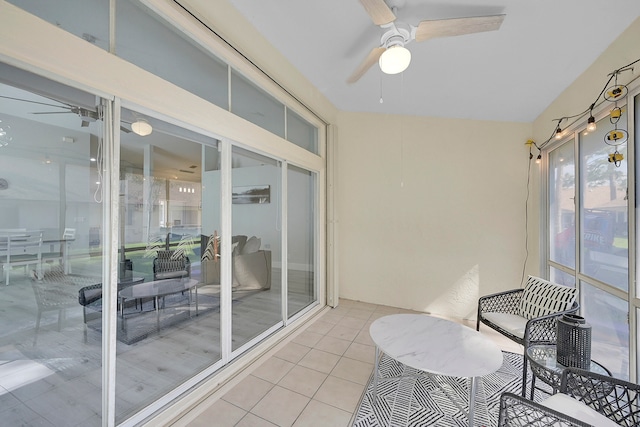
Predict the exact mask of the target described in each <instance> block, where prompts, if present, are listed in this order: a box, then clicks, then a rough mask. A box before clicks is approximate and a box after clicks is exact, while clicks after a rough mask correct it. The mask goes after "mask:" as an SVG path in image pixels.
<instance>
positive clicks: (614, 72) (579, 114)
mask: <svg viewBox="0 0 640 427" xmlns="http://www.w3.org/2000/svg"><path fill="white" fill-rule="evenodd" d="M638 62H640V58H638V59H636V60H635V61H633V62H630V63H628V64H627V65H625V66H623V67H620V68H618V69H616V70H613V71H612V72H611V73H610V75H609V80H607V82H606V83H605V84H604V87H603V88H602V90H601V91H600V93H599V94H598V96H597V97H596V99H595V101H593V102H592V103H591V105H590V106H589V108H587V109H586V110H584V111H583V112H581V113H578V114H574V115H573V116H564V117H560V118H558V119H553V121H557V122H558V125H557V126H556V127H555V128H554V129H553V132H552V133H551V136H550V137H549V138H548V139H547V140H546V141H544V142H543V143H542V144H540V146H539V147H538V146H537V145H536V147H538V150H541V149H543V148H544V147H545V146H546V145H547V144H548V143H549V142H550V141H551V140H552V139H553V138H554V136H555V135H556V132H557V131H558V129H560V123H562V121H563V120H565V119H573V118H576V117H581V116H583V115H585V114H586V113H587V112H591V111H593V108H594V107H595V106H596V104H597V103H598V100H599V99H600V97H601V96H602V95H603V94H604V92H605V91H606V90H607V88H608V87H609V83H611V80H613V79H614V78H616V76H617V75H618V74H620V73H621V72H623V71H627V70H629V69H630V67H631V66H632V65H634V64H637V63H638Z"/></svg>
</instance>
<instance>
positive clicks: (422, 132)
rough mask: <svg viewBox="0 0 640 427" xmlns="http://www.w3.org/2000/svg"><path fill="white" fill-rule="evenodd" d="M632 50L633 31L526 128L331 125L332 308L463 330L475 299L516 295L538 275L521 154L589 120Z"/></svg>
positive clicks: (354, 120)
mask: <svg viewBox="0 0 640 427" xmlns="http://www.w3.org/2000/svg"><path fill="white" fill-rule="evenodd" d="M638 40H640V19H638V20H636V21H635V22H634V23H633V24H632V25H631V26H630V27H629V28H628V29H627V30H626V31H625V32H624V33H623V34H622V35H621V36H620V37H619V38H618V39H617V40H616V41H615V42H614V43H612V44H611V46H610V47H609V48H608V49H607V50H606V51H605V52H603V54H602V55H601V56H600V57H599V58H598V60H597V61H595V62H594V64H593V65H592V66H591V67H590V68H589V69H588V70H586V71H585V72H584V73H583V74H582V75H581V76H580V77H579V78H578V79H576V81H575V82H574V83H573V84H572V85H571V86H570V87H569V88H568V89H567V90H566V91H564V92H563V93H562V94H560V95H559V96H558V98H557V99H556V100H555V101H554V102H553V103H552V104H551V105H550V106H549V108H547V109H546V110H545V111H544V112H543V113H542V114H541V115H540V116H539V117H538V118H537V119H536V120H535V122H534V123H532V124H518V123H497V122H477V121H469V120H445V119H437V118H419V117H406V116H404V117H399V116H388V115H375V114H354V113H340V114H339V118H338V126H339V132H338V147H337V152H338V163H337V164H338V177H337V179H338V181H337V182H338V200H337V203H338V206H339V208H338V221H339V236H340V241H339V247H340V258H339V271H340V296H341V297H343V298H350V299H356V300H361V301H367V302H373V303H378V304H386V305H393V306H399V307H404V308H411V309H415V310H421V311H426V312H432V313H437V314H444V315H450V316H455V317H462V318H473V317H475V310H476V305H477V298H478V296H479V295H484V294H488V293H491V292H496V291H500V290H506V289H510V288H514V287H518V286H519V285H520V280H521V277H522V272H523V267H524V271H525V274H544V273H542V272H540V249H539V248H540V233H541V231H540V211H541V195H540V176H541V173H542V171H543V169H542V168H541V167H540V166H538V165H536V164H535V163H533V162H532V164H531V166H532V169H531V173H530V176H531V186H530V188H531V191H532V192H531V194H530V196H529V209H528V218H529V220H528V227H527V228H526V229H527V230H528V237H526V236H525V198H526V192H527V164H528V151H527V149H526V147H525V146H524V142H525V141H526V140H527V139H528V138H531V137H532V136H533V137H534V139H535V140H536V141H537V142H542V141H544V140H545V139H546V138H548V137H549V135H550V133H551V132H552V131H553V128H554V124H553V122H552V120H553V119H554V118H557V117H562V116H565V115H567V116H568V115H573V114H575V113H576V112H579V111H582V110H584V109H586V108H588V107H589V105H590V104H591V102H593V100H594V98H595V97H596V96H597V94H598V93H599V92H600V90H601V89H602V86H603V85H604V83H605V82H606V80H607V78H608V73H610V72H611V71H612V70H613V69H615V68H617V67H621V66H623V65H626V64H628V63H630V62H632V61H634V60H636V59H638V58H639V57H640V43H638ZM551 65H552V64H550V66H551ZM637 70H640V66H638V65H636V71H635V74H632V73H626V75H625V77H624V79H621V80H620V82H621V83H622V82H627V81H629V80H630V79H632V78H636V77H637V76H638V75H639V74H638V71H637ZM623 80H624V81H623ZM514 101H516V102H517V100H510V101H509V105H510V107H509V108H512V107H514V104H513V102H514ZM521 102H526V100H522V101H521ZM583 121H585V122H586V117H584V119H583ZM565 123H566V122H565ZM535 154H537V153H535ZM402 183H403V184H404V185H402ZM526 238H528V245H527V246H528V262H527V264H526V266H524V260H525V257H526V253H525V239H526Z"/></svg>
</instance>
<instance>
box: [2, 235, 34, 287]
mask: <svg viewBox="0 0 640 427" xmlns="http://www.w3.org/2000/svg"><path fill="white" fill-rule="evenodd" d="M0 264H2V269H3V271H4V275H5V279H4V283H5V285H7V286H8V285H9V279H10V277H11V274H10V273H11V268H12V267H15V266H21V267H24V270H25V274H26V271H27V267H28V266H30V265H34V266H35V267H36V269H35V271H36V274H37V277H40V276H41V275H42V231H40V230H33V231H29V230H27V231H20V232H11V233H6V234H4V233H3V235H2V236H1V237H0Z"/></svg>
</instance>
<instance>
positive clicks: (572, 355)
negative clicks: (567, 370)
mask: <svg viewBox="0 0 640 427" xmlns="http://www.w3.org/2000/svg"><path fill="white" fill-rule="evenodd" d="M557 328H558V342H557V345H556V349H557V353H556V360H557V361H558V363H559V364H561V365H563V366H565V367H572V368H580V369H589V368H590V366H591V325H589V324H588V323H587V322H586V321H585V320H584V317H580V316H577V315H575V314H565V315H563V316H562V317H561V318H560V319H558V326H557Z"/></svg>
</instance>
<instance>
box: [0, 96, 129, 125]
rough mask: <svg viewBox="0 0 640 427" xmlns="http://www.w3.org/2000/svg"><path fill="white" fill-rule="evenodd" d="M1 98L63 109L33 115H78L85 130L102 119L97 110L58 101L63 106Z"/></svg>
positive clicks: (6, 97)
mask: <svg viewBox="0 0 640 427" xmlns="http://www.w3.org/2000/svg"><path fill="white" fill-rule="evenodd" d="M0 98H5V99H12V100H14V101H22V102H28V103H30V104H38V105H45V106H47V107H55V108H61V109H63V110H66V111H37V112H33V113H31V114H69V113H72V114H77V115H78V117H80V120H81V123H80V126H81V127H83V128H86V127H88V126H89V123H93V122H95V121H97V120H100V119H101V117H100V114H99V113H98V109H97V108H96V109H95V110H89V109H87V108H82V107H76V106H75V105H71V104H66V103H64V102H60V101H56V102H60V104H63V105H56V104H48V103H46V102H39V101H32V100H30V99H22V98H14V97H11V96H3V95H0ZM120 129H121V130H122V131H123V132H126V133H129V132H131V129H127V128H126V127H124V126H120Z"/></svg>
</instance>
